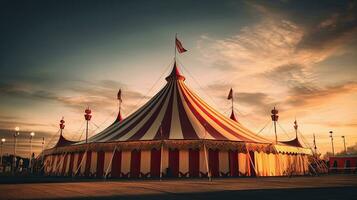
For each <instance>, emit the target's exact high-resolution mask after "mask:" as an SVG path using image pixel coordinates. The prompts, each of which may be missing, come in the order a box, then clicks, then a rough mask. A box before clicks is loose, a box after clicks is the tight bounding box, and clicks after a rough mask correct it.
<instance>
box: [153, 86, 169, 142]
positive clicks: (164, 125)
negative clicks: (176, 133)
mask: <svg viewBox="0 0 357 200" xmlns="http://www.w3.org/2000/svg"><path fill="white" fill-rule="evenodd" d="M170 90H171V96H170V99H169V104H168V105H167V108H166V111H165V115H164V118H163V119H162V121H161V129H162V133H161V132H160V131H161V130H160V127H159V128H158V130H157V132H156V135H155V137H154V139H156V140H160V139H169V137H170V129H171V118H172V107H173V101H174V92H173V90H174V84H173V83H172V84H171V87H170ZM161 134H162V135H161Z"/></svg>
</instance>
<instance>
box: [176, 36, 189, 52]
mask: <svg viewBox="0 0 357 200" xmlns="http://www.w3.org/2000/svg"><path fill="white" fill-rule="evenodd" d="M175 43H176V48H177V51H178V52H179V53H184V52H186V51H187V50H186V49H185V48H184V47H183V46H182V43H181V41H180V40H179V39H177V37H176V39H175Z"/></svg>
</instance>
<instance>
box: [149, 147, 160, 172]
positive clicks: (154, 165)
mask: <svg viewBox="0 0 357 200" xmlns="http://www.w3.org/2000/svg"><path fill="white" fill-rule="evenodd" d="M160 164H161V149H151V160H150V174H151V177H160V167H161V166H160Z"/></svg>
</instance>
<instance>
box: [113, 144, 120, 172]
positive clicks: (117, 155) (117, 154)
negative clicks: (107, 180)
mask: <svg viewBox="0 0 357 200" xmlns="http://www.w3.org/2000/svg"><path fill="white" fill-rule="evenodd" d="M120 173H121V151H115V153H114V156H113V161H112V177H113V178H119V177H120Z"/></svg>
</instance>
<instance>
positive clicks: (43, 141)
mask: <svg viewBox="0 0 357 200" xmlns="http://www.w3.org/2000/svg"><path fill="white" fill-rule="evenodd" d="M44 150H45V137H43V138H42V163H44V162H45V161H44V160H43V159H44V158H45V155H44V153H45V152H43V151H44Z"/></svg>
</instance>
